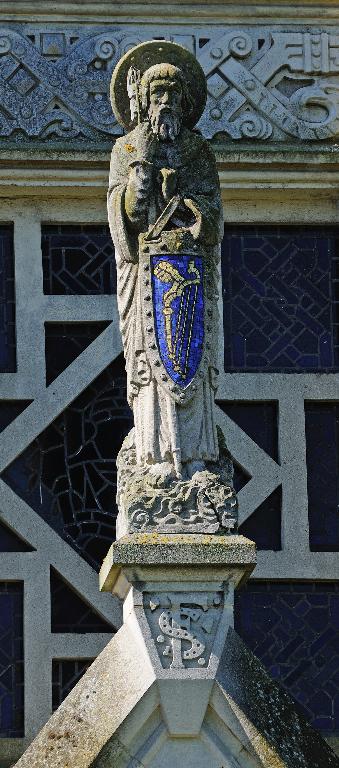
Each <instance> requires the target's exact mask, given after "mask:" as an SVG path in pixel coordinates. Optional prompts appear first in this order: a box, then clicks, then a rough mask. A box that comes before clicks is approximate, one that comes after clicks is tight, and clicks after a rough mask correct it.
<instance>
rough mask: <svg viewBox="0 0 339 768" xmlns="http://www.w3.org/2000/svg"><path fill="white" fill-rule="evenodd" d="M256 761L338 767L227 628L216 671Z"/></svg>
mask: <svg viewBox="0 0 339 768" xmlns="http://www.w3.org/2000/svg"><path fill="white" fill-rule="evenodd" d="M216 684H217V686H219V687H220V689H221V691H222V694H223V696H225V697H226V699H227V701H228V703H229V706H230V708H231V709H232V711H233V713H234V715H235V717H236V718H237V719H238V722H239V725H240V726H241V728H242V729H243V732H244V733H246V737H247V739H248V741H249V743H251V745H252V749H253V751H254V752H255V753H256V755H257V756H258V758H259V759H260V761H261V762H260V764H261V765H263V766H267V768H283V766H284V767H285V766H286V768H325V766H326V768H338V767H339V758H338V757H337V756H336V755H335V754H334V753H333V752H332V750H331V749H330V747H329V746H328V745H327V744H326V742H325V741H324V739H322V738H321V736H320V735H319V733H318V732H316V731H314V730H313V728H311V727H310V726H309V725H308V723H307V721H306V720H305V718H304V717H303V715H301V714H299V712H298V711H297V709H296V708H295V705H294V702H293V701H292V699H291V698H290V696H289V695H288V694H287V693H286V691H284V690H283V688H282V687H281V686H280V685H279V683H277V682H275V681H273V680H272V678H271V677H270V676H269V675H268V673H267V672H266V670H265V668H264V667H263V665H262V664H261V663H260V661H259V660H258V659H257V657H256V656H255V655H254V654H253V653H252V652H251V651H250V650H249V649H248V648H247V647H246V645H245V644H244V643H243V641H242V640H241V638H240V637H239V635H237V633H236V632H234V630H232V629H231V628H230V629H229V630H228V635H227V638H226V642H225V646H224V650H223V654H222V656H221V659H220V665H219V668H218V672H217V675H216Z"/></svg>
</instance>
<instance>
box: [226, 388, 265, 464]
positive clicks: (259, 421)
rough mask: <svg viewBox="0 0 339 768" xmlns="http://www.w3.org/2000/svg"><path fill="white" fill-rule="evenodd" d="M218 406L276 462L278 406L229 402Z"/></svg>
mask: <svg viewBox="0 0 339 768" xmlns="http://www.w3.org/2000/svg"><path fill="white" fill-rule="evenodd" d="M218 405H219V406H220V408H221V409H222V410H223V411H224V413H227V416H229V417H230V418H231V419H232V420H233V421H235V423H236V424H238V426H239V427H241V429H243V430H244V432H246V433H247V434H248V435H249V436H250V437H251V438H252V440H254V442H255V443H257V445H259V446H260V448H262V449H263V451H265V452H266V453H268V455H269V456H271V457H272V459H274V461H278V404H277V403H275V402H265V403H261V402H252V403H247V402H246V403H243V402H229V401H225V400H219V401H218Z"/></svg>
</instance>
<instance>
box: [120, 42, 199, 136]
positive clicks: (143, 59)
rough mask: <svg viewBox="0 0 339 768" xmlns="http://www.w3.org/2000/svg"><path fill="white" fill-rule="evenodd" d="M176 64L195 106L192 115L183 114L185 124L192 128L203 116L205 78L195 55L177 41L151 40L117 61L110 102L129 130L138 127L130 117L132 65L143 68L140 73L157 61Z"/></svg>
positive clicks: (121, 121)
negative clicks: (128, 84)
mask: <svg viewBox="0 0 339 768" xmlns="http://www.w3.org/2000/svg"><path fill="white" fill-rule="evenodd" d="M165 63H166V64H174V66H176V67H179V69H181V71H182V73H183V76H184V78H185V80H186V82H187V85H188V89H189V92H190V94H191V96H192V101H193V109H192V111H191V113H190V114H189V115H183V121H184V124H185V125H186V126H187V127H188V128H193V127H194V125H196V123H197V122H198V120H199V119H200V117H201V115H202V113H203V111H204V107H205V103H206V97H207V90H206V78H205V75H204V72H203V70H202V68H201V66H200V64H199V63H198V61H197V59H196V58H195V56H194V55H193V54H192V53H191V52H190V51H188V50H187V48H184V47H183V46H182V45H178V44H177V43H170V42H168V41H166V40H161V41H159V40H152V41H150V42H147V43H140V45H137V46H136V47H135V48H131V50H130V51H128V52H127V53H126V54H125V55H124V56H123V57H122V58H121V59H120V61H119V62H118V64H117V66H116V67H115V70H114V72H113V75H112V80H111V89H110V95H111V104H112V109H113V112H114V114H115V116H116V118H117V120H118V121H119V123H120V124H121V125H123V126H124V128H126V129H127V130H131V129H132V128H134V127H135V124H136V123H135V121H132V120H131V115H130V103H129V96H128V93H127V75H128V71H129V69H130V67H134V68H135V69H137V70H139V71H140V74H141V76H142V75H143V74H144V72H146V70H147V69H149V68H150V67H153V66H154V65H155V64H165Z"/></svg>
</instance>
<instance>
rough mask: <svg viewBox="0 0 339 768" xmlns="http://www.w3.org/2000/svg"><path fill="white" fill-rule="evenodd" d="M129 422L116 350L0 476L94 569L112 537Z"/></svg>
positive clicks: (124, 381) (124, 389)
mask: <svg viewBox="0 0 339 768" xmlns="http://www.w3.org/2000/svg"><path fill="white" fill-rule="evenodd" d="M0 411H1V409H0ZM131 426H132V414H131V411H130V409H129V407H128V405H127V400H126V376H125V371H124V360H123V357H122V356H120V357H119V358H118V359H117V360H115V361H114V363H112V364H111V365H110V366H109V367H108V368H106V370H105V371H104V372H103V373H102V374H101V375H100V376H98V378H97V379H95V380H94V381H93V382H92V383H91V384H90V386H89V387H88V388H87V389H86V390H84V392H83V393H82V394H81V395H80V396H79V397H78V398H77V399H76V400H74V402H73V403H72V404H71V405H70V406H69V407H68V408H66V410H65V411H64V412H63V413H62V414H61V415H60V416H59V417H58V418H57V419H56V420H55V421H54V422H53V423H52V424H51V425H50V426H49V427H48V428H47V429H46V430H45V431H44V432H43V433H42V434H41V435H39V437H38V438H37V439H36V440H34V442H33V443H32V444H31V445H30V446H29V448H28V449H27V450H26V451H24V452H23V453H22V454H21V456H19V457H18V458H17V459H16V460H15V461H14V462H13V463H12V464H11V465H10V466H9V467H8V468H7V470H6V471H5V472H4V474H3V478H4V480H6V482H8V483H9V485H10V486H11V487H12V488H13V489H14V490H15V491H16V492H17V493H18V495H19V496H21V497H22V498H23V499H24V500H25V501H27V503H28V504H30V505H31V506H32V507H33V509H34V510H35V511H36V512H37V513H38V514H39V515H41V517H43V518H44V520H46V521H47V522H48V523H49V525H51V526H52V528H54V530H56V531H57V532H58V533H59V534H60V535H61V536H62V537H63V538H65V539H66V541H68V542H69V543H70V544H71V545H72V546H73V547H74V548H75V549H76V550H77V551H78V552H80V553H81V554H82V555H83V557H84V558H85V559H86V560H87V561H88V562H89V563H90V564H91V565H92V566H93V567H94V568H96V569H97V570H98V569H99V568H100V566H101V564H102V561H103V558H104V557H105V555H106V554H107V551H108V548H109V547H110V545H111V543H112V541H113V540H114V538H115V520H116V515H117V508H116V500H115V497H116V456H117V453H118V451H119V450H120V448H121V444H122V441H123V438H124V436H125V435H126V434H127V432H128V431H129V429H130V428H131Z"/></svg>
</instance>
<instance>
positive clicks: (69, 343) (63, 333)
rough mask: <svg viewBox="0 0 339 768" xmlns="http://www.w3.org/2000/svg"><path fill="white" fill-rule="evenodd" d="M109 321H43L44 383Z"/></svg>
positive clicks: (105, 326) (68, 362)
mask: <svg viewBox="0 0 339 768" xmlns="http://www.w3.org/2000/svg"><path fill="white" fill-rule="evenodd" d="M108 325H109V323H105V322H97V323H45V353H46V384H47V386H48V385H49V384H51V382H52V381H54V379H56V377H57V376H59V374H60V373H62V371H64V370H65V368H67V367H68V366H69V365H70V364H71V363H72V362H73V360H75V359H76V358H77V357H78V355H80V354H81V352H83V351H84V349H86V347H88V346H89V345H90V344H91V343H92V341H94V339H96V338H97V336H99V334H100V333H102V331H104V330H105V328H107V326H108Z"/></svg>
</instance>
